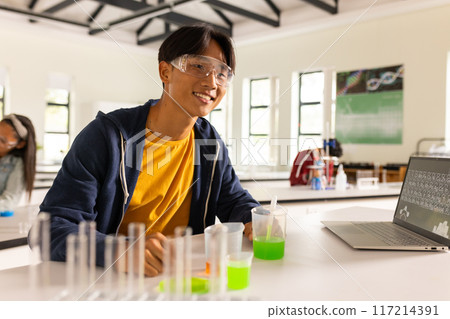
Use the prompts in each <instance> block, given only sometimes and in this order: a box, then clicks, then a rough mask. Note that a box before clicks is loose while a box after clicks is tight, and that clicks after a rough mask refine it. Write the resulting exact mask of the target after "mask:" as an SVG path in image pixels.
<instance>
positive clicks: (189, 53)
mask: <svg viewBox="0 0 450 319" xmlns="http://www.w3.org/2000/svg"><path fill="white" fill-rule="evenodd" d="M158 60H159V77H160V80H161V81H162V83H163V92H162V96H161V98H160V99H159V100H149V101H148V102H147V103H145V104H144V105H141V106H138V107H135V108H129V109H120V110H116V111H113V112H111V113H108V114H103V113H101V112H100V113H99V114H98V115H97V117H96V119H95V120H94V121H92V122H91V123H90V124H88V126H87V127H85V128H84V129H83V130H82V131H81V132H80V133H79V135H78V136H77V138H76V139H75V141H74V142H73V145H72V146H71V149H70V150H69V152H68V154H67V155H66V157H65V159H64V161H63V163H62V168H61V170H60V171H59V173H58V175H57V177H56V179H55V181H54V183H53V185H52V187H51V188H50V190H49V192H48V193H47V195H46V197H45V198H44V201H43V202H42V204H41V206H40V210H41V212H48V213H49V214H50V216H51V226H50V231H51V244H50V246H51V259H52V260H58V261H64V260H65V258H66V238H67V236H68V235H69V234H71V233H76V232H78V224H79V223H80V222H81V221H95V222H96V227H97V232H96V243H97V247H96V254H97V256H96V263H97V265H99V266H102V265H103V264H104V249H105V247H104V240H105V236H106V235H107V234H115V235H117V234H124V235H127V226H128V225H129V224H130V223H133V222H140V223H144V224H145V226H146V236H147V237H146V245H145V248H146V250H145V274H146V275H147V276H156V275H158V274H160V273H161V272H162V271H163V264H162V256H163V242H164V241H165V240H166V236H168V235H172V234H173V232H174V229H175V227H177V226H189V227H191V228H192V230H193V233H194V234H199V233H203V232H204V229H205V228H206V227H207V226H209V225H212V224H214V223H215V220H216V217H217V218H218V219H219V220H220V221H221V222H242V223H244V225H245V230H244V233H245V235H246V236H247V237H248V238H249V239H251V238H252V235H251V209H252V208H253V207H255V206H259V203H258V202H257V201H256V200H254V199H253V198H252V197H251V196H250V194H249V193H248V192H247V191H246V190H244V189H243V188H242V186H241V184H240V182H239V179H238V177H237V176H236V174H235V172H234V170H233V167H232V166H231V163H230V160H229V157H228V151H227V148H226V146H225V143H224V142H223V141H222V139H221V138H220V136H219V134H218V133H217V131H216V130H215V129H214V127H213V126H212V125H211V124H210V123H209V122H208V121H207V120H206V119H204V118H203V117H205V116H207V115H208V114H209V113H210V112H211V111H212V110H213V109H214V108H215V107H217V105H218V104H219V103H220V101H221V100H222V98H223V97H224V95H225V93H226V91H227V87H228V86H229V85H230V83H231V80H232V78H233V75H234V69H235V54H234V47H233V44H232V42H231V39H230V38H229V36H228V35H225V34H223V33H221V32H218V31H216V30H215V29H213V28H212V27H210V26H208V25H195V26H184V27H181V28H179V29H178V30H176V31H175V32H173V33H172V34H171V35H170V36H169V37H168V38H167V39H166V40H165V41H164V42H163V43H162V45H161V47H160V49H159V54H158Z"/></svg>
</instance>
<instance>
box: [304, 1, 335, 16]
mask: <svg viewBox="0 0 450 319" xmlns="http://www.w3.org/2000/svg"><path fill="white" fill-rule="evenodd" d="M302 1H304V2H307V3H309V4H312V5H313V6H315V7H317V8H320V9H322V10H325V11H327V12H328V13H331V14H337V13H338V0H334V3H335V6H334V7H333V6H331V5H329V4H328V3H325V2H323V1H322V0H302Z"/></svg>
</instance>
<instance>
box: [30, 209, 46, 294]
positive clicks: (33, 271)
mask: <svg viewBox="0 0 450 319" xmlns="http://www.w3.org/2000/svg"><path fill="white" fill-rule="evenodd" d="M30 244H31V245H30V246H31V255H30V268H29V269H30V272H29V276H30V281H29V282H30V285H31V289H32V290H35V289H37V288H38V287H46V286H48V285H49V283H50V215H49V214H48V213H40V214H39V215H38V217H37V218H36V220H35V222H34V223H33V227H32V228H31V230H30Z"/></svg>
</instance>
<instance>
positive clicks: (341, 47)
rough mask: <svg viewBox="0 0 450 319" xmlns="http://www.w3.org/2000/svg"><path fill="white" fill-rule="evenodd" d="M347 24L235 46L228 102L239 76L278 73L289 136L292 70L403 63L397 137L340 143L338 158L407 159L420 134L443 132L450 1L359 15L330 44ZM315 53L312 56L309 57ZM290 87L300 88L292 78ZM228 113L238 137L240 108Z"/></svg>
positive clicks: (284, 132)
mask: <svg viewBox="0 0 450 319" xmlns="http://www.w3.org/2000/svg"><path fill="white" fill-rule="evenodd" d="M405 5H406V6H407V5H408V4H405ZM356 17H357V15H356V14H355V19H356ZM349 24H350V23H349ZM347 27H348V25H342V26H337V27H334V28H332V29H328V30H321V31H316V32H312V33H308V34H299V35H296V36H290V37H287V38H283V39H278V40H271V41H270V42H265V43H259V44H251V45H248V46H240V47H238V49H237V52H238V57H237V58H238V59H237V61H238V68H237V72H236V73H237V76H236V80H235V82H234V83H235V84H234V86H235V87H234V91H233V93H234V104H235V105H236V104H240V103H242V101H241V99H240V97H241V95H242V86H241V85H240V83H242V81H243V79H244V78H246V77H252V76H256V75H270V76H277V77H279V79H280V91H281V92H284V91H285V90H287V92H286V93H285V94H284V95H283V96H281V97H280V104H279V108H280V110H279V121H280V125H278V127H279V128H280V132H279V134H278V136H279V137H284V138H288V137H290V130H291V121H290V117H291V94H292V90H291V89H289V88H290V87H291V85H292V72H296V71H301V70H307V69H308V68H312V69H314V70H315V69H320V68H334V69H336V71H337V72H339V71H348V70H355V69H359V68H375V67H383V66H391V65H397V64H404V65H405V78H404V101H403V112H404V113H403V120H404V122H403V143H402V144H401V145H362V144H358V145H344V157H343V159H344V160H346V161H368V162H372V161H373V162H380V163H382V164H383V163H386V162H407V160H408V157H409V156H410V155H411V154H412V153H413V152H414V151H415V146H416V143H417V141H418V140H419V139H420V138H423V137H444V136H445V103H446V100H445V97H446V95H445V88H446V84H445V83H446V69H447V66H446V63H447V54H448V52H449V51H450V37H449V36H448V35H449V34H450V5H446V6H442V7H438V8H435V9H424V10H421V11H417V12H413V13H407V14H402V15H396V16H390V17H385V18H381V19H377V20H370V21H366V22H360V23H357V24H355V25H354V26H353V27H351V28H350V29H349V30H348V32H346V33H345V34H344V35H343V36H342V37H341V38H340V39H339V40H338V41H337V42H336V43H335V44H334V45H333V46H332V47H331V48H329V46H330V45H331V44H333V43H334V42H335V40H336V39H338V38H339V37H340V36H341V34H343V33H344V30H345V29H346V28H347ZM327 50H328V51H327ZM325 51H326V53H325V54H324V55H323V56H321V55H322V54H323V53H324V52H325ZM320 56H321V58H320V59H318V60H317V58H318V57H320ZM316 60H317V61H316ZM314 61H316V63H314V64H313V65H311V64H312V63H313V62H314ZM294 89H298V84H295V85H294ZM233 116H234V117H233V122H234V130H233V136H234V137H238V136H239V135H240V130H241V116H240V114H238V112H236V108H234V114H233Z"/></svg>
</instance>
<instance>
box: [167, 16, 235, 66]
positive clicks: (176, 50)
mask: <svg viewBox="0 0 450 319" xmlns="http://www.w3.org/2000/svg"><path fill="white" fill-rule="evenodd" d="M211 40H215V41H216V42H217V43H218V44H219V46H220V47H221V48H222V51H223V53H224V55H225V60H226V61H225V62H226V64H227V65H228V66H229V67H230V68H231V69H232V70H233V72H234V69H235V67H236V57H235V53H234V46H233V42H232V40H231V38H230V37H229V36H228V35H227V34H225V33H223V32H222V31H219V30H216V29H214V28H213V27H212V26H211V25H209V24H195V25H188V26H182V27H181V28H179V29H177V30H176V31H174V32H173V33H172V34H171V35H169V36H168V37H167V38H166V39H165V40H164V42H163V43H162V44H161V46H160V48H159V52H158V62H162V61H165V62H169V63H170V62H171V61H173V60H174V59H175V58H177V57H179V56H182V55H183V54H202V53H203V52H205V50H206V49H207V48H208V46H209V43H210V42H211Z"/></svg>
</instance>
